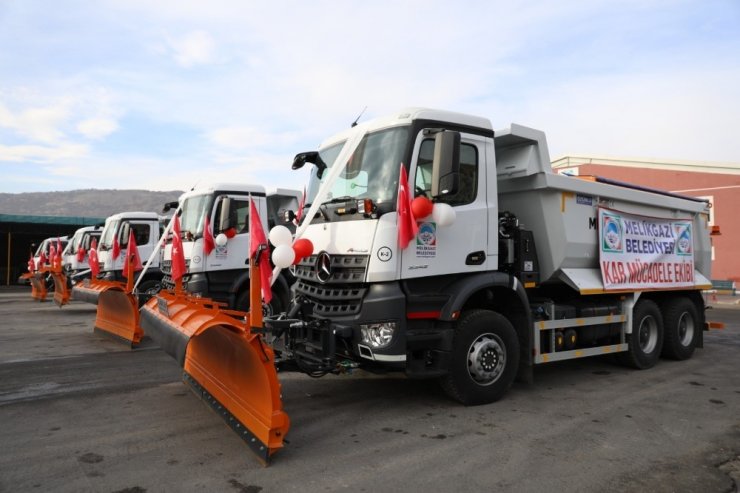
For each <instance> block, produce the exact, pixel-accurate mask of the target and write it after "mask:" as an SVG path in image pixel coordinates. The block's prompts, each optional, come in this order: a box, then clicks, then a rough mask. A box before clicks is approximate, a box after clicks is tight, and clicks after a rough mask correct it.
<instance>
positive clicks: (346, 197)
mask: <svg viewBox="0 0 740 493" xmlns="http://www.w3.org/2000/svg"><path fill="white" fill-rule="evenodd" d="M355 198H356V197H350V196H349V195H343V196H341V197H334V198H333V199H329V200H325V201H324V202H322V203H321V205H327V204H338V203H340V202H349V201H350V200H355Z"/></svg>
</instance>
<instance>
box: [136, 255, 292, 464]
mask: <svg viewBox="0 0 740 493" xmlns="http://www.w3.org/2000/svg"><path fill="white" fill-rule="evenodd" d="M254 268H255V267H252V269H254ZM251 277H252V279H253V280H254V279H255V277H257V278H259V274H258V273H254V271H252V276H251ZM253 284H259V283H258V282H256V283H253ZM252 289H253V290H254V289H255V287H254V286H252ZM259 292H260V291H259V287H257V288H256V293H257V294H256V296H257V298H256V299H254V292H252V293H251V296H250V297H251V298H252V303H251V305H250V306H253V307H257V309H256V310H252V312H251V313H244V312H235V311H231V310H224V309H221V308H219V304H218V303H214V302H213V301H211V300H208V299H203V298H194V297H191V296H188V295H186V294H181V293H180V292H179V291H178V290H177V289H176V293H175V294H172V293H168V292H160V293H159V294H158V295H156V296H154V297H153V298H152V299H150V300H149V301H148V302H147V303H146V304H145V305H144V306H143V307H142V308H141V324H142V327H143V328H144V330H145V331H146V333H147V335H149V336H150V337H151V338H152V339H154V340H155V341H156V342H157V343H158V344H159V345H160V347H161V348H162V349H164V350H165V351H166V352H167V353H168V354H169V355H170V356H172V357H173V358H175V359H176V360H177V362H178V363H179V364H180V366H182V367H183V370H184V372H183V380H184V381H185V382H186V383H188V384H189V385H190V386H191V387H192V389H193V391H194V392H195V393H196V394H197V395H198V397H200V398H201V399H202V400H204V401H205V402H206V403H208V404H209V405H210V406H211V407H212V408H213V409H214V410H215V411H216V413H217V414H219V415H220V416H221V417H222V418H223V419H224V421H225V422H226V423H227V424H228V425H229V426H230V427H231V428H232V429H233V430H234V431H235V432H236V433H237V434H238V435H239V436H240V437H241V438H242V439H243V440H244V441H245V442H246V443H247V444H248V445H249V446H250V448H251V449H252V451H253V452H254V453H255V454H256V455H257V457H258V458H259V459H260V460H261V461H262V463H263V464H264V465H268V464H269V462H270V458H271V456H272V455H273V454H274V453H275V452H276V451H278V450H279V449H280V448H282V447H283V439H284V437H285V435H286V433H287V432H288V428H289V427H290V421H289V419H288V415H287V414H286V413H285V412H284V411H283V409H282V408H283V405H282V400H281V398H280V383H279V381H278V378H277V370H276V369H275V355H274V352H273V350H272V348H271V347H270V346H269V345H267V344H266V343H265V342H264V341H263V339H262V335H261V333H260V329H261V326H262V312H261V309H260V307H261V306H262V303H261V299H260V297H259Z"/></svg>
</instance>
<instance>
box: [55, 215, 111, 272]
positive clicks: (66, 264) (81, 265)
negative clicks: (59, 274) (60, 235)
mask: <svg viewBox="0 0 740 493" xmlns="http://www.w3.org/2000/svg"><path fill="white" fill-rule="evenodd" d="M102 232H103V227H102V226H85V227H84V228H80V229H78V230H77V231H75V234H74V235H73V236H72V238H71V239H70V241H69V242H68V243H67V246H66V248H65V249H64V251H63V252H62V255H63V261H62V262H63V263H62V266H63V268H64V272H65V274H66V275H67V276H68V277H71V276H74V275H76V274H79V273H81V272H82V271H89V269H90V265H89V264H88V260H89V257H88V254H87V252H88V251H89V250H90V246H91V245H92V240H93V239H96V240H97V241H98V242H100V235H101V233H102ZM80 252H82V253H80Z"/></svg>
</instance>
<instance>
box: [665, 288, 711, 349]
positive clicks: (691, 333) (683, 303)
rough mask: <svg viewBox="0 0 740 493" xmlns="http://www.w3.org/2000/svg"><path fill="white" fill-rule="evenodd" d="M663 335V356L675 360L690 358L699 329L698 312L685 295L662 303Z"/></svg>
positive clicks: (697, 338)
mask: <svg viewBox="0 0 740 493" xmlns="http://www.w3.org/2000/svg"><path fill="white" fill-rule="evenodd" d="M661 308H662V312H663V325H664V329H663V332H664V336H665V339H664V341H663V354H662V356H663V357H666V358H671V359H675V360H685V359H689V358H691V356H692V355H693V354H694V349H696V345H697V341H698V340H699V334H700V332H699V331H700V330H701V319H700V317H699V312H698V310H697V309H696V305H694V304H693V303H692V302H691V300H689V299H688V298H685V297H679V298H671V299H669V300H667V301H665V302H664V303H663V304H662V305H661Z"/></svg>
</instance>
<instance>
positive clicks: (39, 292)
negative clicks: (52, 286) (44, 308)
mask: <svg viewBox="0 0 740 493" xmlns="http://www.w3.org/2000/svg"><path fill="white" fill-rule="evenodd" d="M24 275H25V274H24ZM29 280H30V281H31V297H32V298H33V299H35V300H36V301H45V300H46V295H47V291H46V271H45V270H43V271H39V272H34V273H32V274H31V275H30V277H29Z"/></svg>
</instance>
